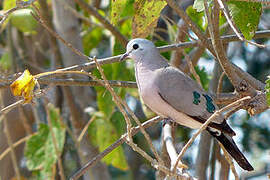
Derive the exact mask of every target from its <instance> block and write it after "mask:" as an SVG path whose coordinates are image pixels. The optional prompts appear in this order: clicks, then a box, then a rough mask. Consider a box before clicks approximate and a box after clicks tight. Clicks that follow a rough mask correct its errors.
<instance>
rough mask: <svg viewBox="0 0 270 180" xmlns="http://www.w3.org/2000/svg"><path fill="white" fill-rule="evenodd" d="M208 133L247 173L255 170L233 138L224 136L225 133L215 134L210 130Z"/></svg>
mask: <svg viewBox="0 0 270 180" xmlns="http://www.w3.org/2000/svg"><path fill="white" fill-rule="evenodd" d="M207 131H208V132H209V133H210V134H211V135H212V136H214V137H215V138H216V139H217V140H218V141H219V142H220V143H221V144H222V145H223V146H224V148H225V149H226V151H227V152H228V153H229V154H230V155H231V156H232V157H233V159H235V160H236V162H237V163H238V164H239V166H241V167H242V168H243V169H245V170H247V171H253V170H254V168H253V167H252V166H251V165H250V163H249V162H248V160H247V159H246V158H245V156H244V155H243V154H242V153H241V151H240V150H239V148H238V147H237V145H236V144H235V142H234V140H233V138H232V137H230V136H228V135H226V134H224V133H217V132H213V131H211V130H210V129H207Z"/></svg>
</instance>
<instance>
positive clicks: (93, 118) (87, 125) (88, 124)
mask: <svg viewBox="0 0 270 180" xmlns="http://www.w3.org/2000/svg"><path fill="white" fill-rule="evenodd" d="M95 119H96V116H95V115H93V116H92V117H91V119H90V120H89V121H88V122H87V124H86V125H85V126H84V128H83V130H82V132H81V134H80V135H79V137H78V139H77V141H78V142H81V140H82V138H83V136H84V135H85V133H86V131H87V129H88V127H89V126H90V124H91V123H92V122H93V121H94V120H95Z"/></svg>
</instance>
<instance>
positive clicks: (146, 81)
mask: <svg viewBox="0 0 270 180" xmlns="http://www.w3.org/2000/svg"><path fill="white" fill-rule="evenodd" d="M135 73H136V74H135V76H136V81H137V85H138V89H139V93H140V96H141V97H142V98H143V99H144V100H145V99H146V98H147V97H149V96H151V94H152V92H153V90H154V89H155V88H156V87H155V85H154V77H155V76H154V71H152V70H149V69H148V68H146V67H143V66H142V65H141V64H137V65H136V66H135Z"/></svg>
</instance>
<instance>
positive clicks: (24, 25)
mask: <svg viewBox="0 0 270 180" xmlns="http://www.w3.org/2000/svg"><path fill="white" fill-rule="evenodd" d="M31 12H33V11H32V10H31V9H19V10H17V11H15V12H13V13H12V14H11V16H10V20H11V23H12V25H13V26H15V27H16V28H17V29H19V30H20V31H22V32H24V33H30V34H35V33H36V28H37V21H36V20H35V18H34V17H33V16H32V15H31Z"/></svg>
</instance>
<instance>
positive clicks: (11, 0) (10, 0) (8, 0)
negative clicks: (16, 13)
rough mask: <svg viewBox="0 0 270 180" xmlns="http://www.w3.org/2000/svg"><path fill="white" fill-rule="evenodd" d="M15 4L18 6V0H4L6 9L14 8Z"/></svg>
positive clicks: (4, 8)
mask: <svg viewBox="0 0 270 180" xmlns="http://www.w3.org/2000/svg"><path fill="white" fill-rule="evenodd" d="M15 6H16V0H4V2H3V10H4V11H6V10H9V9H11V8H14V7H15Z"/></svg>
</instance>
